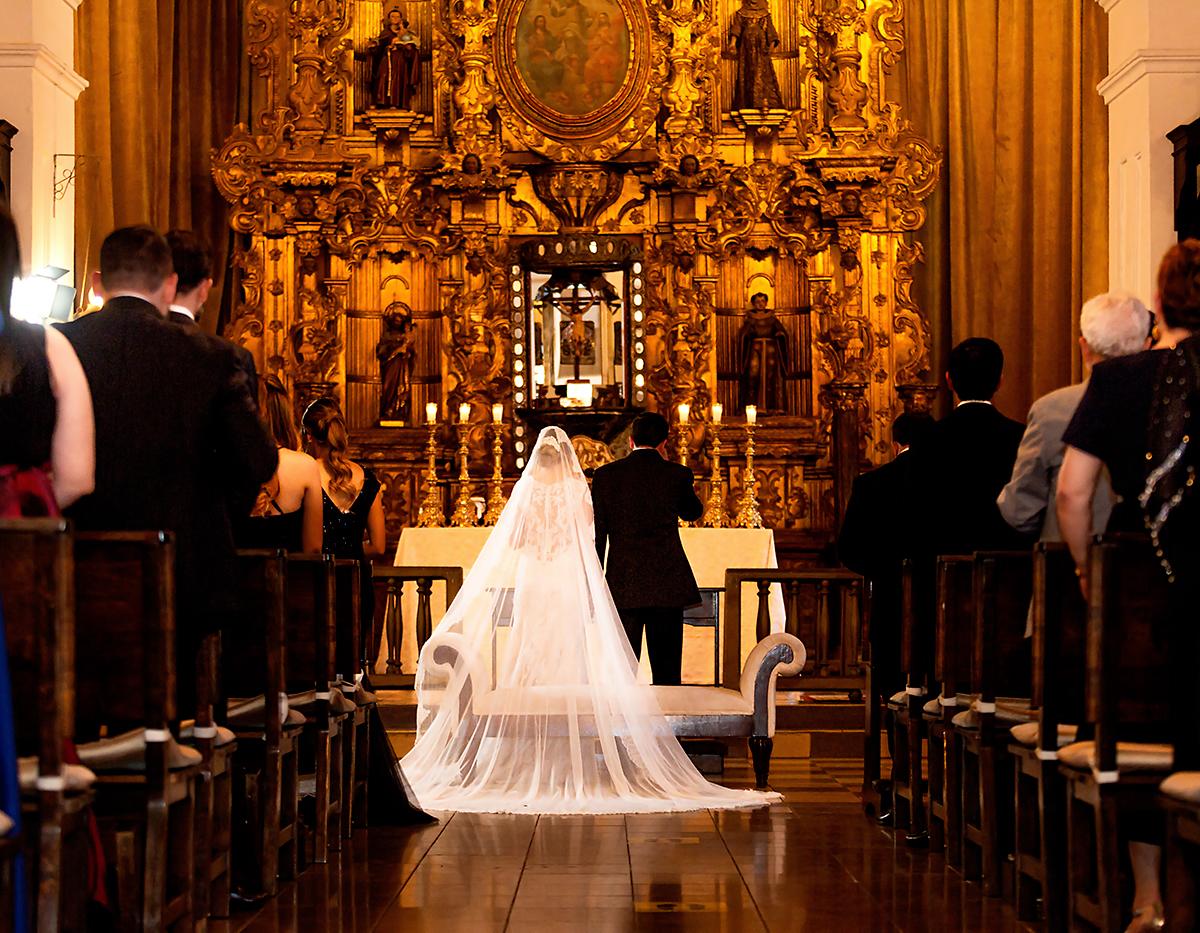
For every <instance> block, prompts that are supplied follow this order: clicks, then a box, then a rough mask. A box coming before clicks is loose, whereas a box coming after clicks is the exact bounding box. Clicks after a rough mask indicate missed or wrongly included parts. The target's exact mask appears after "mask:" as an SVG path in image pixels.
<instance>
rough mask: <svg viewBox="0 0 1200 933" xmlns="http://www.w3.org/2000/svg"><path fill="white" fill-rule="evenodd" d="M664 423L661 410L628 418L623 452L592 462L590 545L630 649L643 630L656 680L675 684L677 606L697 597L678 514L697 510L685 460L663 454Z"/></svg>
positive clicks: (688, 517)
mask: <svg viewBox="0 0 1200 933" xmlns="http://www.w3.org/2000/svg"><path fill="white" fill-rule="evenodd" d="M669 433H670V429H669V428H668V426H667V422H666V419H665V418H663V417H662V415H657V414H654V413H653V412H644V413H643V414H640V415H638V416H637V418H636V419H635V420H634V422H633V433H632V435H631V437H630V446H631V447H632V448H633V449H632V451H631V452H630V453H629V456H627V457H625V458H624V459H622V460H618V461H617V462H615V463H609V464H606V465H605V466H602V467H600V468H599V469H598V470H596V474H595V476H594V478H593V479H592V507H593V509H594V511H595V516H596V550H597V551H598V552H599V554H600V561H601V563H603V562H604V552H605V548H606V546H607V549H608V570H607V573H606V577H607V579H608V586H609V589H610V590H611V591H612V597H613V602H614V603H615V604H616V606H617V612H618V613H620V615H621V622H622V624H623V625H624V626H625V634H626V635H628V636H629V643H630V645H632V646H633V653H634V655H635V656H638V657H640V656H641V653H642V630H643V629H645V632H646V648H647V651H648V653H649V655H650V668H651V670H652V671H653V673H654V682H655V683H656V684H678V683H679V682H680V679H681V675H682V672H681V665H682V660H683V611H684V610H685V609H688V608H690V607H691V606H697V605H699V604H700V590H699V589H698V588H697V586H696V577H695V575H694V574H693V573H692V568H691V565H690V564H688V559H687V555H686V554H684V552H683V544H682V543H681V542H680V540H679V521H680V519H682V520H684V521H695V520H696V519H698V518H699V517H700V516H701V515H702V514H703V513H704V506H703V504H702V503H701V502H700V499H699V497H698V496H697V495H696V490H695V486H694V483H695V480H694V478H693V476H692V471H691V470H689V469H688V468H687V467H685V466H683V465H681V464H678V463H672V462H671V461H670V460H669V459H668V458H667V454H666V443H667V436H668V434H669Z"/></svg>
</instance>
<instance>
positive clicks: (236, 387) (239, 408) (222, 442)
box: [213, 354, 279, 512]
mask: <svg viewBox="0 0 1200 933" xmlns="http://www.w3.org/2000/svg"><path fill="white" fill-rule="evenodd" d="M223 363H224V369H225V372H224V374H223V377H222V379H221V384H220V387H219V389H218V392H217V395H216V398H215V400H214V412H213V415H214V419H213V420H214V433H215V446H216V448H217V463H219V464H223V465H224V469H225V477H224V479H225V486H226V488H227V490H228V494H229V504H230V508H231V509H233V510H236V512H240V511H243V509H242V505H243V504H244V505H245V509H244V511H247V512H248V511H249V510H250V507H251V506H252V505H253V503H254V498H255V496H257V495H258V490H259V488H260V487H261V486H262V484H263V483H265V482H266V481H267V480H269V479H270V478H271V477H272V476H273V475H274V473H275V469H276V467H277V466H278V465H279V453H278V451H276V449H275V445H274V444H272V443H271V441H270V438H268V437H267V432H266V430H265V429H264V428H263V426H262V422H261V421H259V420H258V406H257V405H255V404H254V400H253V399H252V398H251V396H250V385H249V380H248V378H247V376H246V372H245V370H244V369H243V368H242V366H241V364H240V363H239V362H238V360H237V359H236V357H235V356H234V355H233V354H228V355H223Z"/></svg>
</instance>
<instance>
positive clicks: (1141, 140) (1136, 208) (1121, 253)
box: [1098, 0, 1200, 302]
mask: <svg viewBox="0 0 1200 933" xmlns="http://www.w3.org/2000/svg"><path fill="white" fill-rule="evenodd" d="M1098 2H1099V3H1100V5H1101V6H1102V7H1104V9H1105V10H1106V11H1107V12H1108V77H1107V78H1105V80H1104V81H1103V82H1101V84H1100V88H1099V90H1100V93H1101V94H1102V95H1103V96H1104V100H1105V102H1106V103H1107V104H1108V121H1109V123H1108V140H1109V178H1108V186H1109V285H1110V287H1111V288H1117V289H1125V290H1128V291H1132V292H1134V293H1135V294H1137V295H1138V296H1140V297H1141V298H1143V299H1144V300H1146V301H1147V302H1148V301H1150V300H1151V299H1152V298H1153V297H1154V276H1155V272H1156V270H1157V268H1158V261H1159V259H1161V258H1162V254H1163V253H1164V252H1165V251H1166V250H1167V248H1168V247H1169V246H1170V245H1171V243H1173V242H1174V241H1175V230H1174V223H1175V218H1174V204H1173V197H1174V196H1173V172H1172V164H1171V144H1170V142H1168V141H1167V138H1166V134H1167V133H1169V132H1170V131H1171V130H1173V129H1174V128H1175V127H1177V126H1179V125H1180V124H1181V123H1190V122H1192V121H1193V120H1195V119H1197V118H1200V2H1198V0H1098Z"/></svg>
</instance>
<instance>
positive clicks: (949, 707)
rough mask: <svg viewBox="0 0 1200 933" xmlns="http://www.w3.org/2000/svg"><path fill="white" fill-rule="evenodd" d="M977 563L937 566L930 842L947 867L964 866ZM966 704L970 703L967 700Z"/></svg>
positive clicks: (950, 560)
mask: <svg viewBox="0 0 1200 933" xmlns="http://www.w3.org/2000/svg"><path fill="white" fill-rule="evenodd" d="M974 578H975V563H974V561H973V560H972V558H970V557H966V556H958V555H953V556H944V557H939V558H938V563H937V609H936V625H937V629H936V633H935V637H934V660H933V676H934V678H935V679H936V680H937V682H939V683H940V684H941V685H942V689H941V693H940V694H939V695H938V696H937V697H936V698H935V699H933V700H931V701H929V702H928V703H926V708H927V709H928V708H929V707H931V706H932V705H933V704H936V712H935V713H933V714H930V713H928V712H927V713H926V719H927V721H928V731H929V742H928V770H929V841H930V848H931V849H933V850H934V851H942V850H944V851H945V853H946V863H947V864H948V865H951V866H952V867H954V868H960V867H961V866H962V774H961V766H962V743H961V741H960V738H959V735H958V732H957V730H956V729H955V728H954V726H953V719H954V717H955V715H957V713H958V711H959V709H958V703H959V695H960V694H966V692H967V689H968V688H969V686H970V682H971V661H972V659H973V657H974V646H975V620H974V592H973V585H974V584H973V581H974ZM964 699H965V700H966V702H970V699H969V698H967V697H964Z"/></svg>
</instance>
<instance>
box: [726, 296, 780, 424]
mask: <svg viewBox="0 0 1200 933" xmlns="http://www.w3.org/2000/svg"><path fill="white" fill-rule="evenodd" d="M767 300H768V299H767V296H766V295H765V294H763V293H762V292H758V293H756V294H754V295H751V296H750V308H749V310H747V311H746V321H745V323H744V324H742V328H741V330H739V331H738V339H737V342H738V347H739V349H740V352H741V359H740V361H739V362H740V363H741V368H742V378H741V385H740V387H739V388H740V391H739V396H738V403H739V404H740V405H741V406H742V407H743V408H744V407H745V406H746V405H756V406H757V407H758V410H759V412H760V413H764V412H766V413H769V412H786V411H787V382H786V376H787V374H788V372H789V369H790V367H789V361H788V356H789V354H788V333H787V330H786V328H784V326H783V323H782V322H781V321H780V320H779V318H777V317H776V316H775V311H774V310H773V309H771V308H768V307H767Z"/></svg>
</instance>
